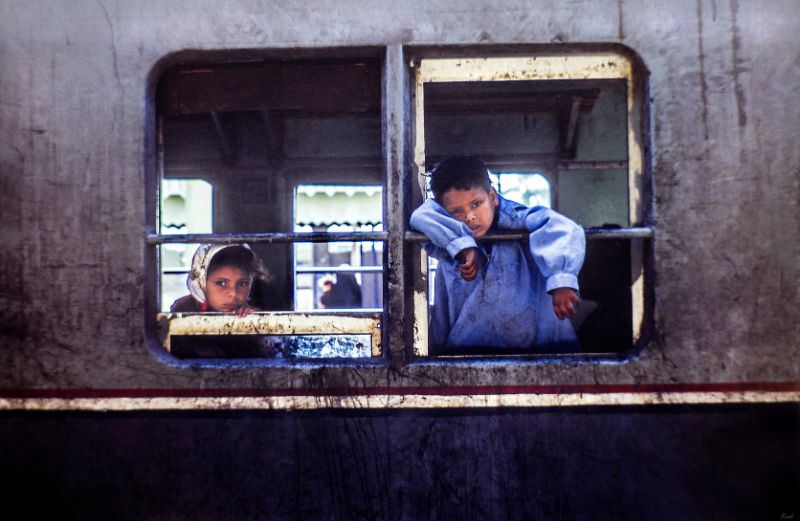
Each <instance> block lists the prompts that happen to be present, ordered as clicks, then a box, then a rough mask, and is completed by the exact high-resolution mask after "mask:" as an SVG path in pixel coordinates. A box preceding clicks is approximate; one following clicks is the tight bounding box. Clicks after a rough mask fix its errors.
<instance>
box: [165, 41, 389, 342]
mask: <svg viewBox="0 0 800 521" xmlns="http://www.w3.org/2000/svg"><path fill="white" fill-rule="evenodd" d="M156 110H157V121H158V128H157V133H158V136H159V139H158V145H159V165H158V167H159V168H158V169H157V170H158V174H159V175H158V179H156V180H155V182H156V184H157V186H158V188H157V190H156V192H157V193H158V195H157V197H158V200H159V204H158V205H157V206H158V211H157V212H156V213H157V215H154V216H151V218H152V219H154V221H155V226H154V228H155V229H157V230H158V232H159V233H158V234H155V235H153V236H151V237H150V243H151V244H152V245H153V246H154V247H156V248H157V251H158V255H157V260H156V262H157V264H158V268H157V273H159V275H158V277H157V283H158V284H159V286H160V290H159V291H157V292H156V295H157V300H158V301H157V302H156V303H155V306H154V307H155V309H157V310H160V311H161V313H162V314H161V315H159V317H158V323H159V324H160V328H161V334H162V340H163V345H164V346H165V348H166V349H167V350H169V351H170V352H171V353H172V354H174V355H176V356H179V357H186V358H190V357H200V358H230V357H234V358H238V357H273V356H276V354H277V355H278V356H285V357H292V358H295V357H297V358H307V357H316V358H353V357H369V356H377V355H380V354H381V349H380V344H381V336H380V334H379V333H380V323H381V321H382V316H381V310H382V302H383V278H382V272H383V255H382V251H383V242H384V240H385V238H386V236H385V233H384V232H383V227H382V222H383V218H382V216H383V207H382V196H381V194H382V186H383V160H382V157H381V63H380V60H379V59H377V58H370V57H359V58H335V57H334V58H327V57H323V58H308V57H305V56H304V57H302V58H298V59H273V58H264V59H260V58H255V59H254V58H252V57H246V59H241V60H238V61H237V60H236V59H232V60H231V61H224V62H221V61H210V62H201V61H198V62H193V63H186V64H183V63H181V64H176V65H175V66H173V67H171V68H168V69H167V70H166V71H165V72H164V73H163V74H162V76H161V78H160V80H159V82H158V85H157V95H156ZM212 187H213V190H212ZM200 244H247V245H248V246H249V248H250V249H251V251H252V252H253V253H254V254H255V256H256V257H257V258H258V259H259V260H260V261H261V263H262V265H263V268H264V271H265V272H266V273H267V276H266V277H262V278H255V279H254V282H253V285H252V290H251V292H250V294H249V304H250V306H251V308H252V312H251V313H250V314H249V315H248V316H246V317H236V318H232V316H233V314H232V313H231V312H220V309H215V308H213V307H212V300H211V299H208V300H207V302H206V304H205V308H204V309H202V310H198V311H197V313H195V312H187V311H186V309H187V308H186V307H184V308H181V312H173V313H170V312H169V311H170V309H171V307H172V304H173V302H176V300H177V299H179V298H181V297H185V296H186V295H187V294H188V291H187V288H186V276H187V273H188V272H189V269H190V266H191V263H192V256H193V254H194V252H195V250H196V249H197V247H198V246H199V245H200ZM348 283H350V284H349V289H348V290H347V291H346V290H345V289H344V288H345V287H346V286H348ZM330 288H332V289H333V290H334V294H333V296H337V295H340V294H342V293H347V292H349V293H350V294H352V295H353V296H352V298H350V299H349V300H348V299H342V298H339V299H338V300H337V299H333V301H331V295H323V293H324V290H327V289H330ZM356 294H360V295H359V298H358V299H356V298H355V295H356ZM326 302H327V305H325V304H324V303H326ZM321 303H322V304H321ZM345 304H346V305H345ZM190 307H191V306H190ZM192 309H193V308H192ZM342 315H346V317H344V316H342ZM200 336H201V337H204V338H205V340H206V344H208V346H210V347H209V348H208V349H195V350H192V348H191V344H192V342H195V343H197V338H195V337H200ZM253 336H256V337H258V338H257V339H256V341H255V342H253V341H252V340H253V339H252V338H249V337H253ZM214 337H219V338H217V339H216V340H215V339H214ZM220 338H224V340H225V341H224V342H223V341H222V340H220ZM223 344H224V346H223V348H218V349H212V347H214V348H216V347H219V346H220V345H223ZM187 346H189V347H187ZM208 346H207V347H208ZM265 346H266V347H265Z"/></svg>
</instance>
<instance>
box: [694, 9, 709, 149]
mask: <svg viewBox="0 0 800 521" xmlns="http://www.w3.org/2000/svg"><path fill="white" fill-rule="evenodd" d="M701 2H702V0H697V8H696V16H697V59H698V61H699V62H700V102H701V105H702V109H701V117H702V119H703V156H704V157H705V158H706V159H707V158H708V136H709V130H708V80H707V78H706V66H705V62H706V58H705V52H704V50H703V6H702V3H701Z"/></svg>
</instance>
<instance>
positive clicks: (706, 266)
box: [0, 0, 800, 519]
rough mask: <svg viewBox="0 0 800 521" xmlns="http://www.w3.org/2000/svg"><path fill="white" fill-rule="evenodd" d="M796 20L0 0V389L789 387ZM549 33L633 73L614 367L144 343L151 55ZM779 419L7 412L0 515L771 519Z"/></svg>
mask: <svg viewBox="0 0 800 521" xmlns="http://www.w3.org/2000/svg"><path fill="white" fill-rule="evenodd" d="M798 14H800V6H798V4H797V2H796V1H794V0H769V1H758V2H756V1H747V0H730V1H727V0H708V1H703V0H679V1H674V2H669V3H666V2H647V1H642V2H633V1H631V0H628V1H623V0H607V1H588V0H586V1H578V0H570V1H562V2H547V1H535V0H529V1H523V0H520V1H512V0H501V1H497V0H496V1H493V2H482V1H469V2H457V1H453V2H446V1H436V0H426V1H408V2H389V1H375V2H366V1H365V2H353V3H351V4H344V3H342V2H336V1H320V2H313V3H306V2H283V1H262V2H258V1H229V2H225V3H224V4H223V3H219V2H210V1H173V2H155V1H130V2H112V1H102V0H100V1H82V0H76V1H71V2H61V1H55V0H53V1H49V0H33V1H29V0H6V1H3V2H2V3H0V229H1V230H2V239H3V246H4V247H3V248H2V249H1V250H0V387H2V389H3V390H5V391H8V390H15V389H16V390H20V389H21V390H23V391H25V390H36V389H39V390H41V389H46V388H60V389H67V390H69V389H79V390H84V389H95V390H98V389H134V390H135V389H157V388H186V389H189V390H191V389H209V388H219V387H233V388H248V387H249V388H259V387H263V388H290V387H304V386H312V387H321V386H334V387H344V386H348V385H352V386H367V387H370V386H372V387H375V386H386V385H388V386H402V385H409V386H448V385H462V386H469V385H503V384H506V383H508V382H512V383H536V384H548V385H559V384H639V383H642V384H648V383H654V384H660V383H713V382H729V383H731V382H732V383H737V382H794V383H796V382H797V381H798V380H800V356H798V355H800V343H799V342H797V340H796V339H797V338H798V336H800V326H798V322H797V321H796V317H797V316H798V314H800V313H799V312H800V289H798V284H797V281H798V279H800V262H799V261H798V259H800V246H798V240H797V239H798V237H800V230H799V229H798V228H799V227H800V205H798V200H800V147H798V146H797V133H798V122H799V121H800V104H797V103H796V102H795V101H796V100H797V99H798V98H800V16H798ZM550 42H553V43H576V42H614V43H621V44H624V45H626V46H628V47H630V48H631V49H632V50H634V51H635V52H636V53H638V54H639V56H641V58H642V59H643V61H644V63H645V65H646V66H647V67H648V69H649V71H650V74H651V75H650V80H651V81H650V89H651V96H652V100H653V107H652V116H653V159H654V184H655V194H656V200H655V211H656V217H657V219H656V223H655V224H656V242H655V244H656V251H655V272H656V288H655V299H656V323H655V326H656V336H655V338H654V339H653V341H652V342H651V344H650V345H649V346H648V347H647V348H646V349H645V351H644V352H643V353H642V355H641V356H640V357H638V358H637V359H635V360H632V361H628V362H625V363H620V364H598V365H571V364H563V363H545V364H520V365H515V366H508V367H500V366H493V367H494V368H493V369H491V370H487V369H486V367H480V366H478V365H474V366H473V365H470V364H461V365H460V369H459V370H458V374H459V380H458V381H455V382H454V381H452V375H453V373H452V372H451V369H450V368H449V367H448V366H447V365H446V364H441V363H438V364H437V363H430V364H411V365H408V366H405V367H403V368H401V369H399V370H390V369H388V368H387V367H384V366H383V365H382V364H374V365H370V366H363V367H353V368H338V369H335V368H334V369H331V368H324V367H320V366H316V365H313V364H304V365H300V366H297V367H288V368H287V367H269V366H261V367H259V366H252V365H251V366H248V365H246V364H240V365H231V366H229V367H210V366H195V367H189V366H180V365H177V364H175V363H172V362H170V361H169V360H168V359H165V358H160V357H159V356H157V355H156V354H155V353H154V351H152V350H150V349H149V348H148V346H147V345H146V339H145V334H144V330H145V321H146V320H150V319H151V317H145V314H144V309H143V308H144V304H143V303H144V300H145V291H146V289H145V287H144V286H145V284H144V275H145V259H144V231H145V230H144V223H145V221H146V216H145V199H146V198H145V182H144V172H145V166H144V165H145V156H146V151H145V143H146V141H145V134H146V129H147V128H148V125H151V127H150V128H151V129H152V121H148V119H147V117H146V114H147V112H146V110H147V105H146V89H147V82H148V75H149V74H150V71H151V70H152V68H153V67H154V65H155V64H156V63H157V62H158V61H159V60H160V59H162V58H163V57H164V56H166V55H168V54H170V53H173V52H177V51H181V50H185V49H200V50H203V49H208V50H218V49H241V48H287V49H288V48H295V47H315V46H325V47H330V46H355V45H359V46H360V45H377V46H389V47H390V49H389V53H388V56H390V57H391V60H393V63H396V62H397V61H398V58H399V56H400V49H401V46H404V45H428V44H445V45H447V44H454V45H460V44H466V45H475V44H478V45H480V44H487V45H488V44H493V43H550ZM390 83H391V84H390V85H389V86H388V87H389V89H392V92H395V93H396V90H397V89H398V85H400V83H399V80H398V79H393V80H392V81H391V82H390ZM390 105H392V106H393V107H395V108H396V107H397V105H398V98H397V97H396V96H395V97H393V98H392V99H391V100H390ZM398 124H399V123H398V122H393V123H392V128H397V125H398ZM400 125H401V127H402V124H400ZM395 137H396V136H390V138H392V139H394V138H395ZM189 394H190V395H191V392H190V393H189ZM21 395H23V396H24V392H23V393H22V394H21ZM354 403H356V404H358V402H357V401H356V402H354ZM319 404H320V405H335V400H331V401H327V400H320V401H319ZM797 418H798V411H797V408H796V406H794V405H782V406H768V405H760V406H749V407H738V406H717V407H700V408H680V409H671V408H666V407H657V408H645V409H630V408H601V409H579V410H574V409H573V410H564V409H556V410H532V409H525V408H523V409H470V410H463V409H462V410H453V411H442V410H432V411H420V410H415V409H412V410H408V411H400V412H398V411H385V412H380V411H377V412H376V411H371V412H364V411H359V410H350V411H339V412H331V411H317V412H313V413H307V412H286V413H267V412H236V413H227V412H218V413H214V412H170V413H166V412H165V413H153V412H150V413H146V412H131V413H81V412H60V413H58V412H57V413H32V412H9V411H6V412H4V413H3V414H2V420H0V446H2V447H3V450H2V451H0V452H1V453H2V455H0V475H2V476H3V478H2V481H1V482H0V491H1V492H0V494H3V495H2V496H0V498H2V500H1V501H0V504H2V505H5V506H6V511H5V512H3V511H0V517H2V518H11V519H14V518H34V519H36V518H51V519H52V518H56V519H57V518H62V519H70V518H73V519H92V518H94V519H108V518H117V519H121V518H132V519H141V518H150V519H159V518H160V519H181V518H187V519H188V518H192V519H198V518H209V519H219V518H224V517H226V516H231V517H237V518H238V517H245V518H246V517H251V518H252V517H255V518H258V517H262V518H264V517H266V518H276V519H311V518H328V519H450V518H463V519H493V518H498V519H537V518H541V519H553V518H556V519H585V518H587V517H589V516H592V517H593V518H596V519H631V518H643V519H645V518H646V519H715V518H716V519H786V518H791V517H782V516H795V515H797V513H798V508H799V507H798V506H797V503H796V498H797V497H798V495H797V494H796V493H795V492H796V491H797V490H798V488H800V475H798V470H797V469H798V460H799V459H800V447H798V439H800V436H798V432H799V431H800V427H798V424H797ZM30 491H36V492H37V493H39V498H40V499H41V501H37V500H34V501H32V502H27V501H24V500H23V499H22V498H23V497H24V496H25V495H26V494H28V493H29V492H30ZM254 497H255V498H260V499H261V501H259V500H258V499H253V498H254Z"/></svg>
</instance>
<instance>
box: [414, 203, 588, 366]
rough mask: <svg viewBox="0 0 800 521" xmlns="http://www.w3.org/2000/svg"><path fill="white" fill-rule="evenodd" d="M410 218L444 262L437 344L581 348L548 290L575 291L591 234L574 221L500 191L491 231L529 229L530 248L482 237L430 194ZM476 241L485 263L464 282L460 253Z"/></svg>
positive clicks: (438, 279) (431, 252)
mask: <svg viewBox="0 0 800 521" xmlns="http://www.w3.org/2000/svg"><path fill="white" fill-rule="evenodd" d="M410 224H411V227H412V228H413V229H415V230H417V231H419V232H422V233H423V234H425V235H426V236H427V237H428V239H429V240H430V241H431V242H429V243H426V244H425V250H426V251H427V252H428V254H429V255H431V256H433V257H435V258H436V259H438V260H439V268H438V270H437V274H436V283H435V300H434V307H433V319H432V323H431V336H430V341H431V344H432V346H433V347H440V348H442V347H444V348H470V347H492V348H503V347H505V348H531V347H534V346H535V347H537V348H540V349H542V350H557V351H570V350H575V349H577V347H578V345H577V338H576V336H575V331H574V329H573V328H572V324H571V322H570V321H569V320H559V319H558V317H556V315H555V312H554V311H553V301H552V297H551V296H550V295H549V294H548V292H549V291H552V290H554V289H556V288H561V287H569V288H573V289H575V290H576V291H577V290H578V272H579V271H580V269H581V266H582V265H583V257H584V253H585V250H586V240H585V236H584V232H583V228H581V227H580V226H579V225H577V224H576V223H575V222H573V221H571V220H570V219H568V218H566V217H564V216H563V215H561V214H559V213H557V212H555V211H553V210H550V209H549V208H544V207H541V206H536V207H533V208H528V207H527V206H524V205H521V204H519V203H515V202H513V201H509V200H507V199H504V198H502V197H499V205H498V208H497V215H496V219H495V223H494V226H493V228H492V231H495V230H528V231H530V238H529V240H528V247H527V248H526V247H525V246H524V243H523V242H522V241H493V242H492V243H491V246H490V247H489V244H487V243H486V242H484V241H481V242H480V243H477V242H476V241H475V238H474V236H473V234H472V231H471V230H470V229H469V227H468V226H466V225H465V224H463V223H462V222H460V221H458V220H456V219H454V218H452V217H451V216H450V215H449V214H448V213H447V210H445V209H444V208H443V207H442V206H441V205H440V204H439V203H437V202H436V201H435V200H433V199H428V200H427V201H425V202H424V203H423V204H422V205H420V207H419V208H417V209H416V210H414V212H413V213H412V215H411V223H410ZM472 247H477V248H478V249H479V251H480V252H481V253H482V255H480V256H479V259H480V260H479V262H480V269H479V270H478V275H477V277H476V278H475V279H474V280H472V281H466V280H464V279H463V278H461V275H460V274H459V271H458V262H457V261H456V260H455V256H456V255H457V254H458V253H459V252H460V251H461V250H463V249H465V248H472Z"/></svg>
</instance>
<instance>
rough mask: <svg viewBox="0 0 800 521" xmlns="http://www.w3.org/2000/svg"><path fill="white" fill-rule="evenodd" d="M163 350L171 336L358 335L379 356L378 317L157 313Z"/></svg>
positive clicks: (341, 314) (317, 314)
mask: <svg viewBox="0 0 800 521" xmlns="http://www.w3.org/2000/svg"><path fill="white" fill-rule="evenodd" d="M157 320H158V323H159V330H160V336H161V338H162V344H163V346H164V348H165V349H166V350H167V351H169V350H170V337H171V336H173V335H347V334H351V335H357V334H368V335H370V336H371V337H372V346H371V349H372V356H381V353H382V351H381V315H380V314H379V313H374V314H371V315H368V316H353V315H348V314H344V313H336V314H331V313H329V314H324V313H263V312H257V313H250V314H249V315H247V316H244V317H237V316H235V315H231V314H227V313H197V314H189V313H159V315H158V317H157Z"/></svg>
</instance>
